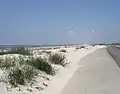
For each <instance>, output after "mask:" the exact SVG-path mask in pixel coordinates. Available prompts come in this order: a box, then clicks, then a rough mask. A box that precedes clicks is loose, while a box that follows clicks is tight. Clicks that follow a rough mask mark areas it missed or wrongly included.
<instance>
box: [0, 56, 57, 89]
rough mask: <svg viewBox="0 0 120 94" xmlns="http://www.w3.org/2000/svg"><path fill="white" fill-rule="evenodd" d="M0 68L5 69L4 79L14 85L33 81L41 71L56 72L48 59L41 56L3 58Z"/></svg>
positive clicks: (52, 73) (0, 61)
mask: <svg viewBox="0 0 120 94" xmlns="http://www.w3.org/2000/svg"><path fill="white" fill-rule="evenodd" d="M0 68H1V70H3V71H4V75H5V79H3V81H4V82H7V83H9V84H10V85H11V86H12V87H17V86H19V85H27V84H28V83H30V82H33V81H34V79H35V77H36V76H37V75H38V74H39V73H40V71H44V72H45V73H47V74H50V75H54V74H55V70H54V69H53V67H52V65H51V64H50V63H49V62H48V60H47V59H45V58H41V57H39V58H33V57H30V58H28V59H27V60H25V59H24V58H23V57H19V59H14V58H13V59H10V58H6V59H5V60H3V59H1V60H0Z"/></svg>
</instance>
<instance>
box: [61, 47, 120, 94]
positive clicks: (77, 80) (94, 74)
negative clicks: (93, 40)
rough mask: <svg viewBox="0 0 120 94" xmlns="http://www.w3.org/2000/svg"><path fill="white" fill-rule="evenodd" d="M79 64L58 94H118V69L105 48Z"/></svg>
mask: <svg viewBox="0 0 120 94" xmlns="http://www.w3.org/2000/svg"><path fill="white" fill-rule="evenodd" d="M79 64H80V65H82V67H80V68H78V70H77V71H76V72H75V74H74V76H73V77H72V78H71V80H70V81H69V82H68V84H67V85H66V86H65V87H64V89H63V91H62V92H61V93H60V94H120V69H119V67H118V65H117V64H116V62H115V61H114V60H113V59H112V57H111V56H110V55H109V53H108V52H107V49H106V48H103V49H99V50H97V51H95V52H93V53H91V54H89V55H87V56H86V57H84V58H83V59H81V60H80V61H79Z"/></svg>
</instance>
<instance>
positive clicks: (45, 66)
mask: <svg viewBox="0 0 120 94" xmlns="http://www.w3.org/2000/svg"><path fill="white" fill-rule="evenodd" d="M27 64H29V65H31V66H34V67H35V68H37V69H39V70H41V71H44V72H45V73H47V74H50V75H54V74H55V71H54V68H53V67H52V65H51V64H50V63H49V62H48V60H47V59H46V58H45V57H44V58H41V57H38V58H31V59H30V60H28V61H27Z"/></svg>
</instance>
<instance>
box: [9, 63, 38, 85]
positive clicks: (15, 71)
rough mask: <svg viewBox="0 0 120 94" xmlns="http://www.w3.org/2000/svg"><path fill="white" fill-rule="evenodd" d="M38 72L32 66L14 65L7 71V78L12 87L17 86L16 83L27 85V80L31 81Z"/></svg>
mask: <svg viewBox="0 0 120 94" xmlns="http://www.w3.org/2000/svg"><path fill="white" fill-rule="evenodd" d="M37 75H38V72H37V71H36V70H35V69H34V68H33V67H32V66H28V65H26V66H24V67H22V68H20V67H14V68H12V69H10V70H9V71H8V74H7V80H8V83H9V84H10V85H11V86H12V87H17V86H18V85H27V84H28V83H29V82H31V81H33V80H34V79H33V78H35V77H36V76H37Z"/></svg>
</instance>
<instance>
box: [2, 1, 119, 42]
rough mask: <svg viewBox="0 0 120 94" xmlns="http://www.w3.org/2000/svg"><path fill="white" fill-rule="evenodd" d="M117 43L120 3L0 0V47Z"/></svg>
mask: <svg viewBox="0 0 120 94" xmlns="http://www.w3.org/2000/svg"><path fill="white" fill-rule="evenodd" d="M118 40H120V0H0V44H64V43H112V42H118Z"/></svg>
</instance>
